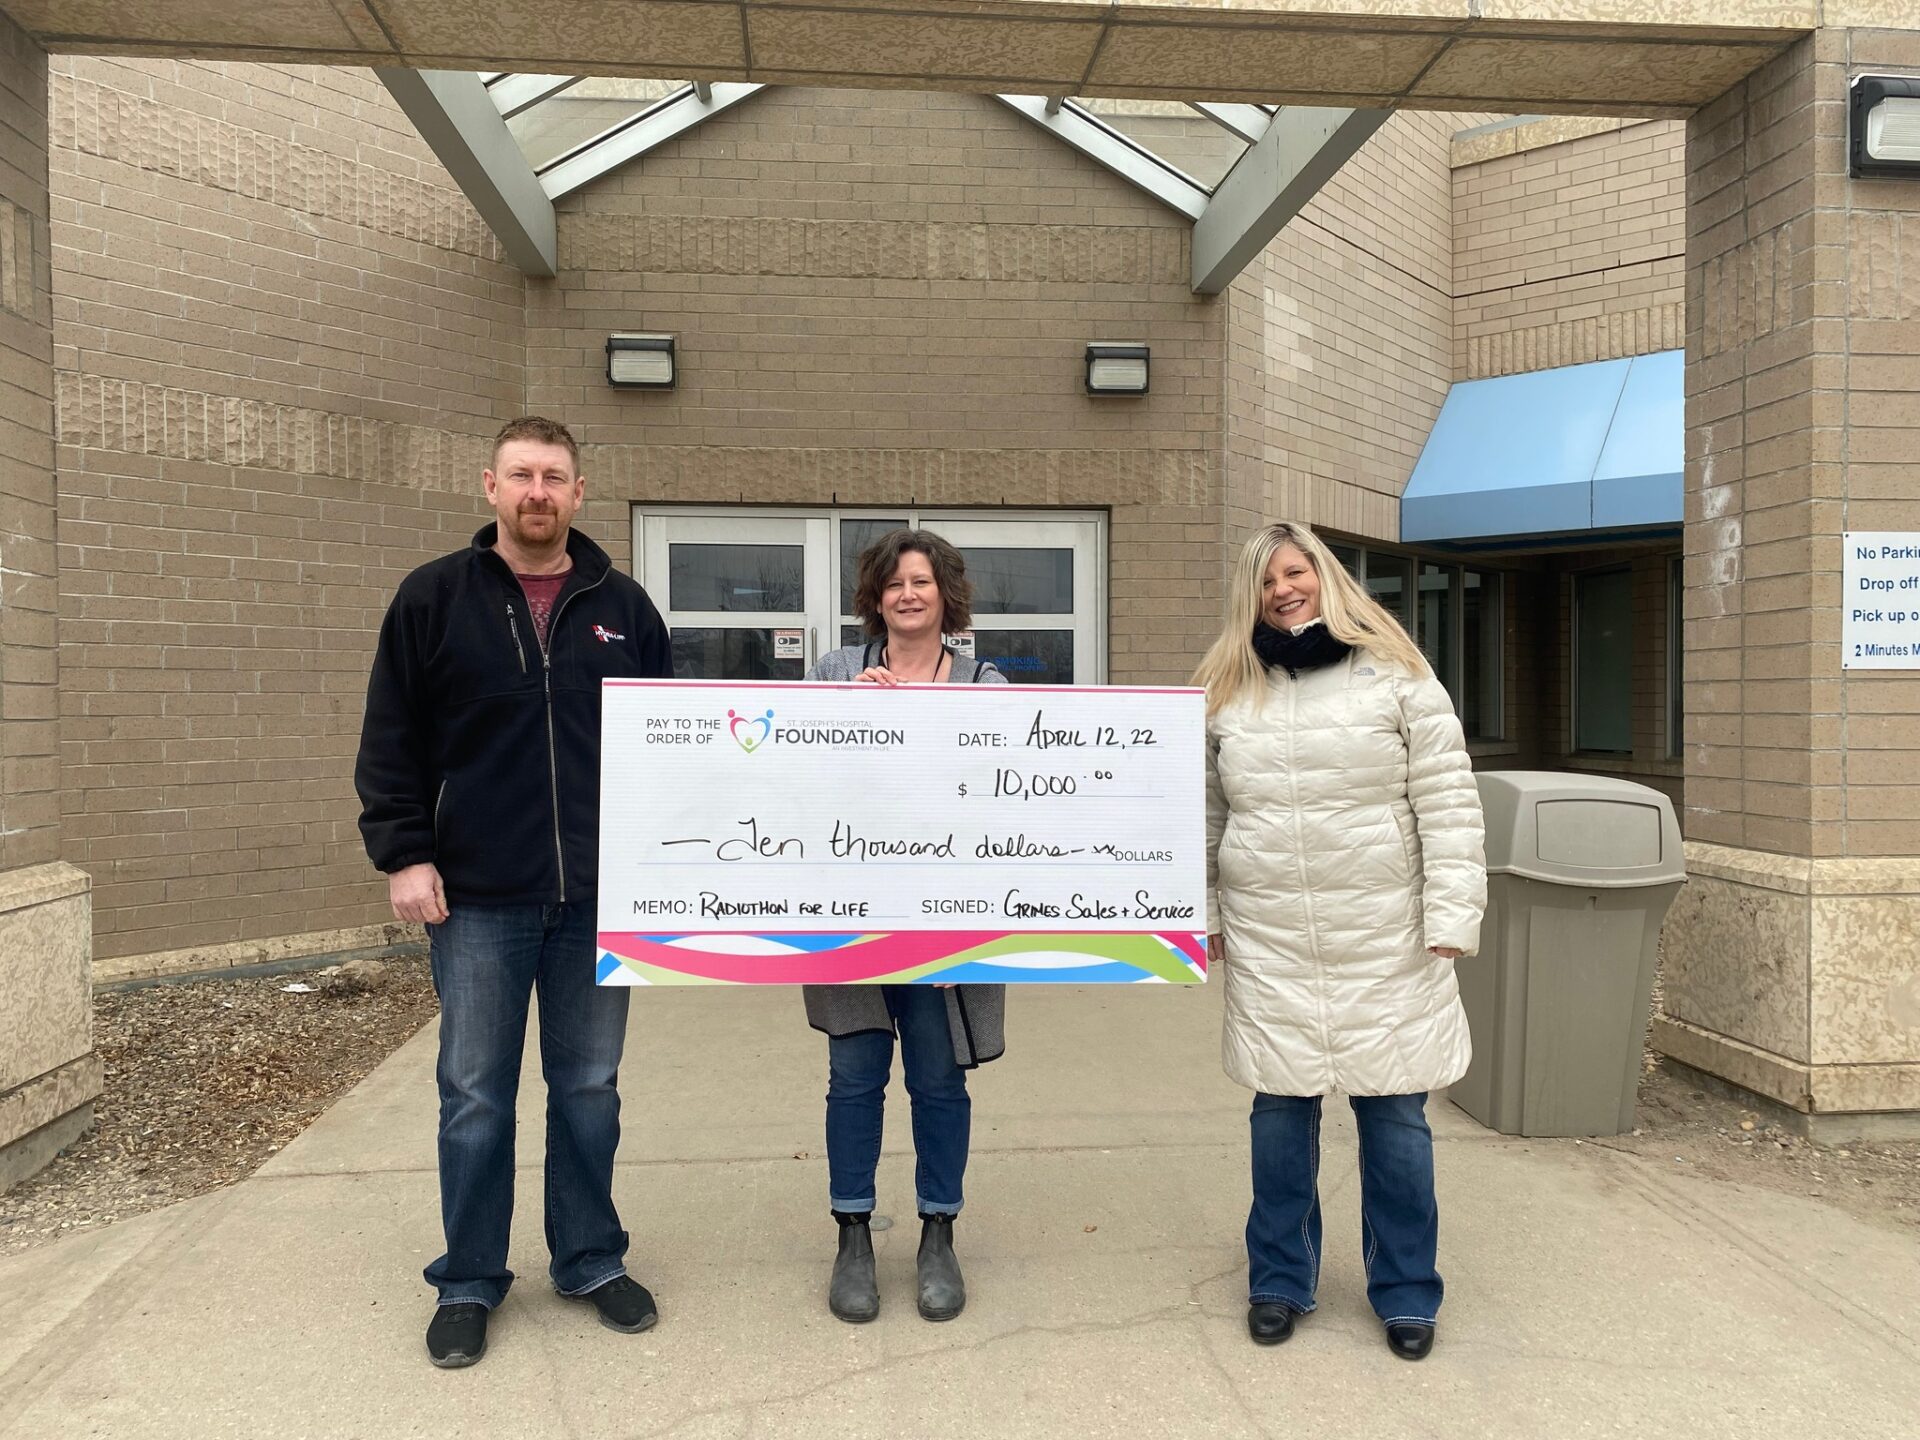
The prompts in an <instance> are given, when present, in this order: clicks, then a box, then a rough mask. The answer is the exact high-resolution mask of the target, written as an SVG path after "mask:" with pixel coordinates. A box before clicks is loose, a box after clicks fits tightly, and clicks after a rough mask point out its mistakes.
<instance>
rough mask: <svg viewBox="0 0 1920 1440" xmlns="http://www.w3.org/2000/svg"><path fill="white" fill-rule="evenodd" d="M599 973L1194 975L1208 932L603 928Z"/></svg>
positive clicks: (761, 978)
mask: <svg viewBox="0 0 1920 1440" xmlns="http://www.w3.org/2000/svg"><path fill="white" fill-rule="evenodd" d="M598 976H599V980H600V983H601V984H603V985H606V984H615V985H621V984H624V985H803V984H804V985H882V984H885V985H929V984H934V983H936V982H937V983H940V984H954V985H1003V984H1014V985H1034V984H1052V985H1114V984H1129V983H1132V984H1166V985H1197V984H1200V983H1201V982H1203V981H1204V980H1205V979H1206V978H1207V937H1206V936H1205V935H1203V934H1185V933H1181V934H1170V935H1140V934H1131V935H1128V934H1118V935H1115V934H1101V933H1096V932H1073V933H1068V934H1021V933H1017V932H1014V933H1009V932H1006V931H998V930H995V931H978V932H974V931H955V930H933V931H919V932H916V931H902V932H898V933H895V934H863V933H858V932H848V933H845V934H833V935H746V934H742V935H674V934H659V933H654V932H646V931H619V930H603V931H601V932H600V964H599V972H598Z"/></svg>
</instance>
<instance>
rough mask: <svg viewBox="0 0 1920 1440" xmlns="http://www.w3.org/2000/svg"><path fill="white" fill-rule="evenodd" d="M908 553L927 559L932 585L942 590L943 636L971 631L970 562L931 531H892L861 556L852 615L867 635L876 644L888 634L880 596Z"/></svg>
mask: <svg viewBox="0 0 1920 1440" xmlns="http://www.w3.org/2000/svg"><path fill="white" fill-rule="evenodd" d="M909 550H912V551H915V552H917V553H919V554H921V555H924V556H926V557H927V563H928V564H929V565H931V566H932V567H933V583H934V584H936V585H938V586H939V587H940V606H941V614H940V630H941V633H943V634H946V635H957V634H959V633H960V632H961V631H963V630H970V629H972V628H973V582H972V581H970V580H968V579H967V562H966V561H965V560H962V559H961V558H960V552H959V551H958V550H956V549H954V548H953V545H952V544H951V542H949V541H947V540H944V539H942V538H941V537H940V536H938V535H936V534H934V533H933V532H932V531H931V530H889V531H888V532H887V533H886V534H885V535H882V536H881V537H880V538H879V539H878V540H876V541H874V542H873V544H871V545H869V546H868V547H867V548H866V549H865V550H863V551H862V552H861V554H860V565H859V569H858V571H857V572H856V574H857V576H858V578H857V579H856V580H855V581H854V586H853V613H854V614H855V615H858V616H859V617H860V624H861V626H862V627H863V628H864V629H865V630H866V632H867V634H868V635H869V636H870V637H872V638H874V639H876V640H877V639H879V637H880V636H882V635H884V634H886V633H887V622H886V621H885V620H884V619H882V618H881V615H880V596H881V594H882V593H883V592H884V591H885V590H886V588H887V582H888V581H889V580H891V579H893V572H894V571H896V570H898V569H899V568H900V557H901V556H902V555H904V554H906V553H907V552H908V551H909Z"/></svg>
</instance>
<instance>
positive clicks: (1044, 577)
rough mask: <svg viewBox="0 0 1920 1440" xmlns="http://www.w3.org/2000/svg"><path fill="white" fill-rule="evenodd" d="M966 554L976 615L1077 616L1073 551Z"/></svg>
mask: <svg viewBox="0 0 1920 1440" xmlns="http://www.w3.org/2000/svg"><path fill="white" fill-rule="evenodd" d="M962 553H963V554H964V555H965V556H966V561H967V579H969V580H971V581H972V582H973V613H974V614H975V615H1071V614H1072V613H1073V551H1071V550H1028V549H1024V548H1023V549H1018V550H985V549H979V548H969V549H967V550H966V551H964V552H962Z"/></svg>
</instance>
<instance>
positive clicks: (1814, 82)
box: [1654, 29, 1920, 1136]
mask: <svg viewBox="0 0 1920 1440" xmlns="http://www.w3.org/2000/svg"><path fill="white" fill-rule="evenodd" d="M1862 71H1875V72H1888V73H1920V31H1894V30H1866V29H1855V30H1844V29H1830V30H1822V31H1819V32H1817V33H1816V34H1815V35H1814V36H1812V37H1810V38H1809V39H1807V40H1804V41H1802V42H1800V43H1799V44H1798V45H1796V46H1795V47H1794V48H1793V49H1792V50H1791V51H1789V52H1788V53H1787V54H1786V55H1784V56H1783V57H1782V58H1781V59H1780V60H1778V61H1776V62H1775V63H1774V64H1772V65H1770V66H1769V67H1768V68H1766V69H1765V70H1763V71H1761V72H1760V73H1759V74H1757V75H1755V76H1754V77H1753V78H1752V79H1750V80H1748V81H1747V82H1746V83H1744V84H1743V85H1741V86H1740V87H1739V88H1737V89H1736V90H1734V91H1732V92H1730V93H1729V94H1727V95H1725V96H1723V97H1721V99H1719V100H1718V101H1716V102H1715V103H1713V104H1712V105H1710V106H1708V107H1706V108H1705V109H1704V110H1702V111H1701V112H1700V113H1699V114H1698V115H1697V116H1695V117H1694V119H1693V121H1692V122H1691V126H1690V130H1689V134H1688V156H1687V160H1688V188H1687V211H1688V227H1687V228H1688V238H1687V481H1686V485H1687V540H1686V548H1687V556H1686V597H1685V598H1686V610H1685V649H1686V688H1685V698H1686V711H1687V715H1686V729H1685V738H1686V747H1685V749H1686V757H1685V758H1686V819H1685V828H1686V834H1687V839H1688V846H1687V854H1688V870H1689V874H1690V879H1691V883H1690V884H1689V885H1688V887H1687V889H1686V891H1685V893H1684V894H1683V896H1682V898H1681V899H1680V901H1678V902H1677V903H1676V905H1675V907H1674V910H1673V912H1672V916H1671V919H1670V920H1669V922H1668V928H1667V933H1666V972H1665V973H1666V985H1665V1014H1664V1015H1663V1016H1661V1017H1659V1018H1658V1020H1657V1022H1656V1026H1655V1037H1654V1038H1655V1043H1656V1044H1657V1045H1658V1046H1659V1047H1660V1048H1661V1049H1662V1050H1664V1051H1665V1052H1666V1053H1667V1054H1668V1055H1670V1056H1673V1057H1675V1058H1677V1059H1679V1060H1681V1061H1683V1062H1685V1063H1686V1064H1689V1065H1692V1066H1694V1067H1696V1068H1698V1069H1701V1070H1705V1071H1708V1072H1711V1073H1712V1074H1715V1075H1718V1076H1720V1077H1723V1078H1725V1079H1728V1080H1731V1081H1734V1082H1736V1083H1737V1084H1739V1085H1741V1086H1743V1087H1745V1088H1747V1089H1749V1090H1752V1091H1756V1092H1758V1093H1760V1094H1762V1095H1765V1096H1768V1097H1770V1098H1772V1099H1774V1100H1777V1101H1780V1102H1782V1103H1784V1104H1785V1105H1787V1106H1790V1107H1792V1109H1793V1110H1795V1111H1798V1112H1800V1114H1802V1115H1803V1116H1805V1117H1807V1118H1806V1124H1807V1127H1808V1128H1809V1129H1814V1130H1822V1131H1826V1132H1827V1133H1830V1134H1833V1135H1835V1136H1838V1135H1843V1134H1873V1133H1895V1132H1906V1131H1912V1132H1915V1133H1920V978H1916V970H1915V956H1916V954H1920V673H1914V672H1905V673H1892V674H1887V673H1879V674H1876V673H1855V674H1852V675H1848V674H1847V673H1845V672H1843V670H1842V668H1841V655H1840V636H1841V603H1842V595H1841V563H1842V555H1841V536H1842V534H1843V533H1844V532H1845V531H1847V530H1920V181H1886V180H1879V181H1874V180H1849V179H1848V178H1847V174H1846V136H1847V114H1846V93H1847V83H1848V80H1849V78H1850V76H1851V75H1853V74H1857V73H1860V72H1862Z"/></svg>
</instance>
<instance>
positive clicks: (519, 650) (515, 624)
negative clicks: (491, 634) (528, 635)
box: [507, 601, 527, 675]
mask: <svg viewBox="0 0 1920 1440" xmlns="http://www.w3.org/2000/svg"><path fill="white" fill-rule="evenodd" d="M507 629H508V631H509V632H511V634H512V635H513V653H514V654H516V655H518V656H519V657H520V673H521V674H522V675H524V674H526V673H527V652H526V650H525V648H524V647H523V646H522V645H521V644H520V622H519V621H517V620H515V619H514V618H513V602H512V601H508V602H507Z"/></svg>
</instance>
